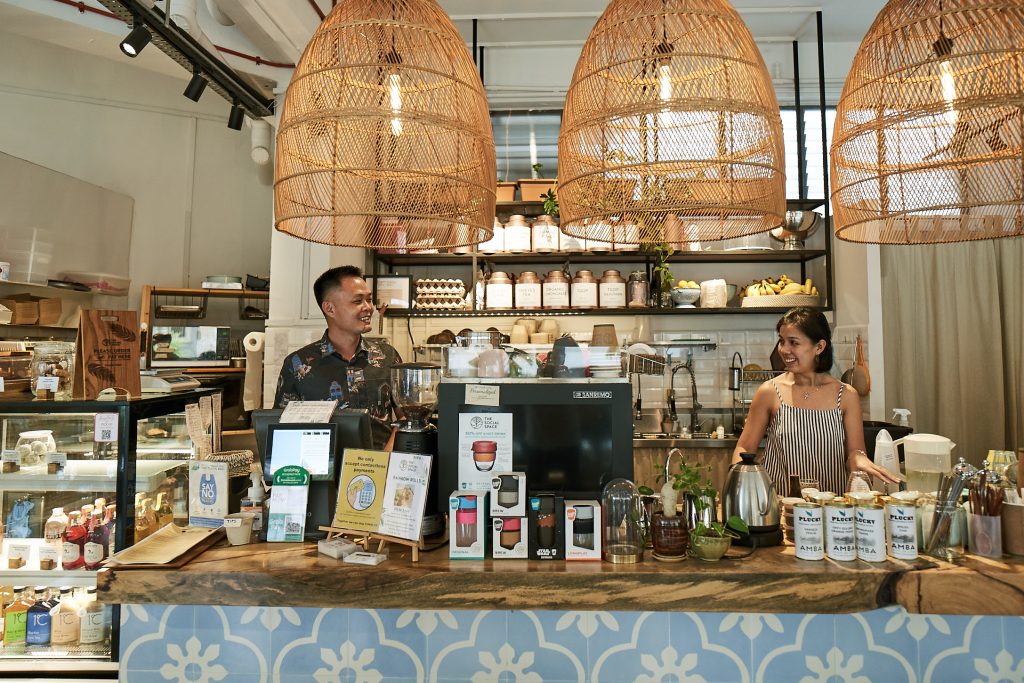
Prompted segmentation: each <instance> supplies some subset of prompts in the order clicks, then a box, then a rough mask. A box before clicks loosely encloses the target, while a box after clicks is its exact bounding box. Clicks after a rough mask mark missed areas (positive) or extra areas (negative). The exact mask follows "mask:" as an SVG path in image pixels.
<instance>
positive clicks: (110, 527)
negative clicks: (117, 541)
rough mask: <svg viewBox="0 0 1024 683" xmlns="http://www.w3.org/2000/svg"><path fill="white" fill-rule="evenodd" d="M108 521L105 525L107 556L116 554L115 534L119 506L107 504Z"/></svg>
mask: <svg viewBox="0 0 1024 683" xmlns="http://www.w3.org/2000/svg"><path fill="white" fill-rule="evenodd" d="M106 518H107V521H106V523H105V524H104V526H106V527H107V557H110V556H111V555H113V554H114V536H115V534H116V532H117V506H116V505H108V506H107V517H106Z"/></svg>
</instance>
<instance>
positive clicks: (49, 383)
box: [36, 377, 60, 391]
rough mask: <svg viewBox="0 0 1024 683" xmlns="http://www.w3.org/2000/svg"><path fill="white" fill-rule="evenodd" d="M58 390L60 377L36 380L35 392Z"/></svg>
mask: <svg viewBox="0 0 1024 683" xmlns="http://www.w3.org/2000/svg"><path fill="white" fill-rule="evenodd" d="M59 388H60V377H40V378H38V379H37V380H36V391H43V390H45V391H57V389H59Z"/></svg>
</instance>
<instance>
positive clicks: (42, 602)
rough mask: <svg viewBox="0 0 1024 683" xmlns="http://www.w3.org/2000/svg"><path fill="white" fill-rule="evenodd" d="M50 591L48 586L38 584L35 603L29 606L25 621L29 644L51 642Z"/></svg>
mask: <svg viewBox="0 0 1024 683" xmlns="http://www.w3.org/2000/svg"><path fill="white" fill-rule="evenodd" d="M51 609H53V603H52V602H51V601H50V591H49V589H48V588H47V587H46V586H36V588H35V603H34V604H33V605H32V606H31V607H29V608H28V612H27V619H26V623H25V642H26V643H28V644H29V645H49V644H50V610H51Z"/></svg>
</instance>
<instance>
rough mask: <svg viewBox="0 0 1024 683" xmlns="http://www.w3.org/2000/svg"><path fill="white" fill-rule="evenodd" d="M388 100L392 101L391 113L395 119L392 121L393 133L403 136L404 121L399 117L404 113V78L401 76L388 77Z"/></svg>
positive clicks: (392, 75)
mask: <svg viewBox="0 0 1024 683" xmlns="http://www.w3.org/2000/svg"><path fill="white" fill-rule="evenodd" d="M388 98H389V99H390V101H391V113H392V114H395V117H394V118H392V119H391V133H392V134H393V135H401V134H402V119H401V118H400V117H399V116H398V115H399V114H401V113H402V77H401V75H399V74H391V75H389V76H388Z"/></svg>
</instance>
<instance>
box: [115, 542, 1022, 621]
mask: <svg viewBox="0 0 1024 683" xmlns="http://www.w3.org/2000/svg"><path fill="white" fill-rule="evenodd" d="M740 552H745V549H741V548H734V549H733V550H732V551H730V554H738V553H740ZM793 552H794V551H793V548H792V546H785V547H778V548H760V549H758V550H757V551H756V552H755V553H754V554H753V555H752V556H750V557H747V558H744V559H724V560H722V561H720V562H713V563H709V562H702V561H700V560H696V559H689V560H686V561H684V562H679V563H663V562H657V561H654V560H650V559H649V558H648V559H645V561H644V562H642V563H639V564H636V565H613V564H610V563H607V562H550V563H547V562H538V561H532V562H528V561H526V560H498V561H493V560H485V561H477V560H451V561H449V559H448V549H447V547H444V548H441V549H439V550H435V551H431V552H428V553H424V554H422V555H421V561H420V562H419V563H416V564H413V563H412V562H410V560H409V558H408V553H407V552H406V549H404V548H403V549H398V548H393V549H392V554H391V558H390V559H389V560H388V561H387V562H385V563H383V564H381V565H379V566H377V567H365V566H359V565H351V564H345V563H343V562H341V561H338V560H333V559H331V558H329V557H327V556H324V555H319V554H318V553H317V551H316V547H315V545H313V544H278V543H275V544H256V545H247V546H238V547H230V546H219V547H215V548H212V549H211V550H208V551H207V552H205V553H203V554H202V555H201V556H199V558H197V559H196V560H194V561H192V562H191V563H190V564H188V565H186V566H185V567H184V568H182V569H177V570H162V569H161V570H150V569H118V570H111V569H104V570H101V571H100V572H99V575H98V579H97V583H98V586H99V592H100V595H101V599H102V600H103V601H104V602H112V603H153V604H193V605H264V606H271V607H273V606H289V607H357V608H378V609H386V608H402V609H540V610H545V609H549V610H652V611H711V612H794V613H842V612H856V611H863V610H871V609H875V608H877V607H882V606H885V605H891V604H894V603H895V602H896V601H897V597H896V596H897V594H898V593H899V594H901V595H904V596H908V597H906V598H905V599H908V600H909V599H910V598H909V596H911V595H913V590H912V589H909V588H908V589H907V590H903V591H897V590H896V589H897V587H904V586H908V585H910V584H908V583H907V582H906V579H907V577H908V576H911V577H918V576H920V575H921V574H928V573H929V572H934V571H937V570H936V569H934V568H936V567H938V565H937V564H936V563H935V562H932V561H930V560H925V559H919V560H916V561H915V562H911V563H907V562H900V561H897V560H890V561H888V562H885V563H880V564H869V563H866V562H834V561H831V560H824V561H821V562H807V561H801V560H797V559H796V558H795V557H794V556H793ZM1019 569H1020V568H1019V567H1017V568H1016V571H1015V573H1014V576H1015V577H1016V578H1017V579H1018V580H1019V579H1020V578H1021V576H1022V575H1021V573H1020V571H1019ZM922 570H923V571H922ZM943 571H946V570H943ZM968 571H971V570H968ZM946 573H947V574H948V577H947V578H946V579H942V580H940V581H939V583H938V584H937V587H938V589H941V590H946V591H948V590H949V588H948V582H953V583H956V584H957V585H958V586H960V588H959V589H958V591H957V592H959V591H968V590H969V589H968V588H967V586H968V584H969V583H970V580H971V579H970V576H964V575H956V576H954V574H952V573H949V571H946ZM993 581H994V582H995V581H997V580H996V579H993ZM910 583H913V581H911V582H910ZM920 585H921V586H922V587H924V588H925V589H926V590H927V589H929V588H930V585H931V584H929V583H927V582H922V583H921V584H920ZM1017 585H1018V586H1019V583H1018V584H1017ZM1009 592H1012V591H1009ZM918 597H920V596H918ZM900 602H901V603H902V602H903V601H902V600H900ZM1022 603H1024V597H1022V596H1021V594H1020V590H1019V588H1018V589H1017V596H1016V603H1014V604H1016V605H1017V606H1016V607H1015V609H1017V610H1018V611H1017V612H1016V613H1017V614H1024V605H1022ZM935 604H941V605H943V606H947V605H949V604H950V601H949V600H944V601H939V602H936V603H935ZM972 604H973V603H972ZM916 607H918V608H919V609H930V607H931V603H928V602H927V601H925V602H919V603H918V604H917V605H916ZM992 607H994V608H996V607H999V605H992ZM908 609H910V606H909V605H908ZM1009 609H1014V608H1012V607H1011V608H1009ZM912 611H917V610H912ZM972 613H983V612H976V611H975V612H972ZM998 613H999V614H1004V613H1006V612H998Z"/></svg>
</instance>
